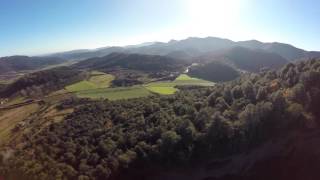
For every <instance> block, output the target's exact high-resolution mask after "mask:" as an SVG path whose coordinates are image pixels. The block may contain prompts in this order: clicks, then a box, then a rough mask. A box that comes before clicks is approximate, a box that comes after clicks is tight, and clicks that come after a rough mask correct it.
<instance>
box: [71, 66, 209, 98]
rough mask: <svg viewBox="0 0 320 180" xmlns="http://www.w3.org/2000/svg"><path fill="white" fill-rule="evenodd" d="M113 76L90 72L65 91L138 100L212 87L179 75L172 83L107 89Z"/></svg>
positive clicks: (87, 96)
mask: <svg viewBox="0 0 320 180" xmlns="http://www.w3.org/2000/svg"><path fill="white" fill-rule="evenodd" d="M113 79H114V76H112V75H109V74H105V73H101V72H97V71H94V72H91V77H90V78H89V79H88V80H84V81H81V82H78V83H75V84H72V85H70V86H67V87H66V89H67V90H68V91H69V92H74V93H76V95H77V96H79V97H82V98H93V99H100V98H107V99H109V100H118V99H130V98H139V97H146V96H149V95H152V93H157V94H162V95H170V94H174V93H175V92H177V91H178V89H177V88H176V86H185V85H198V86H213V85H214V83H213V82H210V81H205V80H202V79H197V78H192V77H190V76H188V75H186V74H181V75H180V76H179V77H177V78H176V79H175V80H174V81H162V82H152V83H149V84H145V85H142V86H141V85H140V86H132V87H119V88H109V87H110V84H111V81H112V80H113Z"/></svg>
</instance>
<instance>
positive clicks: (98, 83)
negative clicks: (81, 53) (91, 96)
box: [66, 71, 114, 92]
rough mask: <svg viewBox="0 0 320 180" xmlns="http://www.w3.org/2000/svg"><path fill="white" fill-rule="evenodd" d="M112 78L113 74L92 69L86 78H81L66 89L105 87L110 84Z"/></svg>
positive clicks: (78, 89) (79, 89) (72, 90)
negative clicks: (81, 79)
mask: <svg viewBox="0 0 320 180" xmlns="http://www.w3.org/2000/svg"><path fill="white" fill-rule="evenodd" d="M113 80H114V76H112V75H111V74H105V73H103V72H99V71H93V72H91V74H90V78H89V79H88V80H83V81H80V82H77V83H75V84H72V85H70V86H67V87H66V89H67V90H68V91H69V92H78V91H86V90H92V89H98V88H107V87H109V86H110V85H111V81H113Z"/></svg>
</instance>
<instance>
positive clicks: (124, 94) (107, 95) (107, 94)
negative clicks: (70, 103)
mask: <svg viewBox="0 0 320 180" xmlns="http://www.w3.org/2000/svg"><path fill="white" fill-rule="evenodd" d="M151 94H152V93H151V92H150V91H148V90H147V89H146V88H144V87H143V86H132V87H121V88H104V89H93V90H88V91H81V92H78V93H77V96H79V97H82V98H92V99H100V98H103V99H109V100H119V99H131V98H139V97H146V96H149V95H151Z"/></svg>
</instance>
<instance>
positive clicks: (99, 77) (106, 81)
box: [89, 72, 114, 88]
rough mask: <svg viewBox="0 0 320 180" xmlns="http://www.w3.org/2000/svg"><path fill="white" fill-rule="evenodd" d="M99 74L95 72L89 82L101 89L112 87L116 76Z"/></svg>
mask: <svg viewBox="0 0 320 180" xmlns="http://www.w3.org/2000/svg"><path fill="white" fill-rule="evenodd" d="M97 73H99V72H93V73H92V74H91V75H93V74H94V75H93V76H91V77H90V79H89V82H91V83H93V84H95V85H97V86H98V87H99V88H107V87H110V85H111V81H113V80H114V76H113V75H111V74H104V73H103V74H97Z"/></svg>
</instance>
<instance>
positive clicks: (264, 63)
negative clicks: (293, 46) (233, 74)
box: [209, 47, 288, 72]
mask: <svg viewBox="0 0 320 180" xmlns="http://www.w3.org/2000/svg"><path fill="white" fill-rule="evenodd" d="M209 57H210V56H209ZM210 58H212V59H213V60H217V61H221V62H225V63H230V64H232V65H234V66H235V67H236V68H239V69H241V70H245V71H249V72H259V71H260V70H261V69H262V68H269V69H279V68H280V67H282V66H283V65H285V64H287V63H288V61H287V60H286V59H285V58H283V57H281V56H280V55H278V54H275V53H270V52H267V51H263V50H257V49H255V50H253V49H247V48H243V47H234V48H231V49H228V50H226V51H223V52H221V53H218V54H213V57H210Z"/></svg>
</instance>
